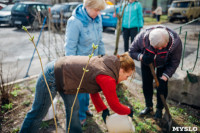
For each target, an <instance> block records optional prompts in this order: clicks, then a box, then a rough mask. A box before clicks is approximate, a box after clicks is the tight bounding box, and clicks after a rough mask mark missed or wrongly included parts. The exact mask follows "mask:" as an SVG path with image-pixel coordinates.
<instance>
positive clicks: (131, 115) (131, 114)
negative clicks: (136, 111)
mask: <svg viewBox="0 0 200 133" xmlns="http://www.w3.org/2000/svg"><path fill="white" fill-rule="evenodd" d="M130 110H131V113H130V114H128V116H130V117H131V118H133V110H132V109H131V108H130Z"/></svg>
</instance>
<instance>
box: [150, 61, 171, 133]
mask: <svg viewBox="0 0 200 133" xmlns="http://www.w3.org/2000/svg"><path fill="white" fill-rule="evenodd" d="M149 67H150V69H151V73H152V75H153V78H154V80H155V82H156V87H158V86H159V81H158V78H157V76H156V73H155V71H154V67H153V64H152V63H151V64H149ZM160 98H161V101H162V103H163V105H164V107H165V114H164V117H163V118H164V119H165V120H166V121H167V131H168V132H170V130H171V128H172V117H171V115H170V112H169V108H168V106H167V104H166V101H165V98H164V95H162V94H161V95H160Z"/></svg>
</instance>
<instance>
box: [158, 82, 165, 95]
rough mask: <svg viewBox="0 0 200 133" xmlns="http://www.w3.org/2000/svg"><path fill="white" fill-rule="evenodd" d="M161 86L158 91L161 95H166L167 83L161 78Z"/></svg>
mask: <svg viewBox="0 0 200 133" xmlns="http://www.w3.org/2000/svg"><path fill="white" fill-rule="evenodd" d="M158 81H159V86H158V88H157V91H158V93H159V94H162V95H164V93H165V91H166V89H167V81H164V80H163V79H161V78H159V79H158Z"/></svg>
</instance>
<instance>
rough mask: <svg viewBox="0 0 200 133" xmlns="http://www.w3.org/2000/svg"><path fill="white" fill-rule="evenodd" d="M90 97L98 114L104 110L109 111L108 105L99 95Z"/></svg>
mask: <svg viewBox="0 0 200 133" xmlns="http://www.w3.org/2000/svg"><path fill="white" fill-rule="evenodd" d="M90 97H91V99H92V102H93V104H94V106H95V108H96V110H97V112H100V111H102V110H105V109H107V107H106V105H105V104H104V103H103V100H102V99H101V97H100V95H99V93H95V94H90Z"/></svg>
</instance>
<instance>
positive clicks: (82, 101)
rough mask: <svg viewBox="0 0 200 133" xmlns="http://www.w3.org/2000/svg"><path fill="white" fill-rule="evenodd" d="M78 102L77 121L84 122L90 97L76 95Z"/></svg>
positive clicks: (87, 95)
mask: <svg viewBox="0 0 200 133" xmlns="http://www.w3.org/2000/svg"><path fill="white" fill-rule="evenodd" d="M78 100H79V106H80V109H79V119H80V120H84V119H86V113H85V112H86V111H87V110H88V106H89V100H90V96H89V94H88V93H80V94H78Z"/></svg>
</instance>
